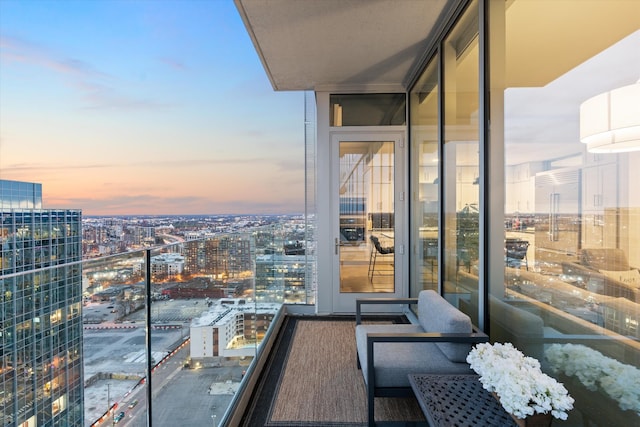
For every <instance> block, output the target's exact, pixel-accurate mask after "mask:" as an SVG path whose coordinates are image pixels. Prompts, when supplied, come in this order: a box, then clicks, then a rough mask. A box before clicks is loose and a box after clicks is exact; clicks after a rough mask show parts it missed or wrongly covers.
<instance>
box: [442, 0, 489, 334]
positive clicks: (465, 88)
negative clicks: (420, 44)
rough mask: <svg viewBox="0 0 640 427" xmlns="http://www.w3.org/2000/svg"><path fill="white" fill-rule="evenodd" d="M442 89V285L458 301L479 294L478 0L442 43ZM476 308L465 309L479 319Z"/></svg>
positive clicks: (474, 298) (451, 299)
mask: <svg viewBox="0 0 640 427" xmlns="http://www.w3.org/2000/svg"><path fill="white" fill-rule="evenodd" d="M441 56H442V64H443V71H442V91H443V98H442V100H443V105H442V115H443V123H444V129H443V146H442V162H443V166H442V174H443V176H442V178H441V182H442V185H443V189H442V191H443V200H442V210H443V221H444V223H443V233H442V243H443V259H442V261H443V262H442V268H443V276H442V278H443V280H444V282H443V289H444V295H445V297H447V298H448V299H449V301H451V302H454V303H455V304H456V305H457V304H458V301H460V300H464V301H470V300H477V298H476V297H474V295H476V294H477V292H478V258H479V251H478V248H479V202H480V191H479V163H480V155H479V151H480V143H479V135H480V132H479V124H478V111H479V110H478V109H479V60H478V2H472V3H471V4H470V5H469V7H467V9H466V11H465V12H464V13H463V14H462V16H461V18H460V19H459V20H458V22H457V23H456V25H455V26H454V27H453V29H452V30H451V31H450V33H449V34H448V35H447V36H446V37H445V38H444V40H443V42H442V47H441ZM477 313H478V309H477V305H476V307H475V308H470V309H469V314H470V315H471V317H472V320H473V322H474V323H475V324H478V316H477Z"/></svg>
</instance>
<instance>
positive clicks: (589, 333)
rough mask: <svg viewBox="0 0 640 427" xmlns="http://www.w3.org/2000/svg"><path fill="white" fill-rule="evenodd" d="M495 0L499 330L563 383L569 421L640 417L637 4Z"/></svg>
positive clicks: (495, 301) (494, 304) (493, 287)
mask: <svg viewBox="0 0 640 427" xmlns="http://www.w3.org/2000/svg"><path fill="white" fill-rule="evenodd" d="M489 5H490V7H491V8H492V9H491V13H490V16H491V17H493V18H494V19H492V20H490V21H489V30H490V33H489V49H490V50H491V52H492V54H491V62H490V64H489V65H490V69H491V87H492V96H491V99H492V114H493V115H494V116H495V118H496V120H492V128H491V143H492V144H504V163H505V166H504V169H505V170H504V185H505V202H504V215H505V224H504V238H505V251H504V270H505V273H504V275H505V280H504V283H502V282H497V281H493V282H491V283H490V284H489V288H490V289H489V290H490V298H489V303H490V305H489V309H490V319H491V322H490V332H491V337H492V339H493V340H494V341H511V342H514V343H515V344H516V346H517V347H519V348H521V349H522V350H523V351H525V352H526V353H528V354H529V355H533V356H535V357H537V358H539V359H540V360H541V362H542V365H543V368H544V370H545V371H546V372H548V373H550V374H551V375H553V376H554V377H556V378H558V379H559V380H560V381H562V382H563V383H564V384H565V386H566V387H567V389H568V390H569V392H570V393H571V395H572V396H573V397H574V398H575V400H576V402H575V409H574V410H573V411H571V412H570V413H569V420H568V421H567V422H566V423H565V424H566V425H589V426H595V425H597V426H610V425H620V426H622V425H640V417H639V416H638V414H639V413H640V343H639V341H638V340H639V339H640V332H639V331H638V322H639V321H640V275H639V273H638V267H639V266H640V244H638V242H639V241H640V192H639V191H638V190H637V182H639V181H638V180H639V178H640V151H638V150H640V89H639V88H640V84H639V83H638V81H639V80H638V79H639V78H640V2H637V1H615V0H611V1H604V0H603V1H590V2H576V1H572V0H566V1H565V0H556V1H554V2H536V1H527V0H514V1H509V2H504V1H491V2H490V3H489ZM492 119H493V118H492ZM494 123H495V126H493V124H494ZM498 124H499V125H498ZM616 128H619V129H618V130H617V129H616ZM491 208H492V209H498V208H499V207H498V206H492V207H491ZM514 307H515V308H517V309H518V311H514V310H513V308H514ZM507 313H509V314H508V315H507Z"/></svg>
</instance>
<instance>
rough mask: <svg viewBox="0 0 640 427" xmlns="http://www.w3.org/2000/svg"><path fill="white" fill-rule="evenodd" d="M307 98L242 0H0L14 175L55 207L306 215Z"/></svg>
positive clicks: (7, 172) (1, 91) (5, 141)
mask: <svg viewBox="0 0 640 427" xmlns="http://www.w3.org/2000/svg"><path fill="white" fill-rule="evenodd" d="M303 98H304V95H303V93H302V92H297V93H276V92H274V91H273V89H272V87H271V85H270V83H269V81H268V79H267V77H266V74H265V71H264V69H263V68H262V65H261V63H260V60H259V58H258V56H257V54H256V51H255V49H254V48H253V45H252V44H251V40H250V39H249V36H248V34H247V32H246V30H245V28H244V26H243V24H242V20H241V19H240V16H239V14H238V12H237V10H236V8H235V6H234V4H233V2H232V1H231V0H161V1H160V0H29V1H23V0H0V179H8V180H17V181H29V182H39V183H42V187H43V188H42V190H43V196H44V207H45V208H49V209H53V208H70V209H82V211H83V214H84V215H111V214H113V215H116V214H130V215H135V214H224V213H256V214H261V213H300V212H302V211H303V203H304V188H303V185H304V182H303V178H304V174H303V173H304V170H303V168H304V128H303V125H304V123H303V122H304V117H303V112H304V108H303V104H304V103H303Z"/></svg>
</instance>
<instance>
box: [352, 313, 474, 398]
mask: <svg viewBox="0 0 640 427" xmlns="http://www.w3.org/2000/svg"><path fill="white" fill-rule="evenodd" d="M385 332H387V333H416V332H423V330H422V328H421V327H420V326H419V325H358V326H357V327H356V344H357V346H358V357H359V358H360V366H361V367H362V374H363V375H364V379H365V382H366V381H367V372H368V368H369V367H368V366H367V356H366V348H367V347H366V346H367V334H368V333H385ZM374 346H375V349H374V366H375V371H376V372H375V375H376V387H409V386H410V385H409V379H408V375H409V374H420V373H428V374H472V373H473V371H472V370H471V368H470V367H469V365H468V364H467V363H466V362H465V363H453V362H451V361H450V360H449V359H448V358H447V357H446V356H445V355H444V354H443V353H442V351H440V349H439V348H438V346H437V345H436V344H435V343H406V342H402V343H376V344H374Z"/></svg>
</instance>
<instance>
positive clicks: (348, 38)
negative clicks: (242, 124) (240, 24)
mask: <svg viewBox="0 0 640 427" xmlns="http://www.w3.org/2000/svg"><path fill="white" fill-rule="evenodd" d="M453 3H457V2H455V1H452V0H419V1H418V0H322V1H320V0H318V1H313V0H305V1H303V0H300V1H291V0H269V1H265V0H235V4H236V7H237V8H238V11H239V12H240V15H241V17H242V19H243V21H244V23H245V26H246V27H247V31H248V33H249V35H250V36H251V39H252V40H253V44H254V46H255V48H256V51H257V52H258V55H259V56H260V59H261V60H262V64H263V66H264V68H265V70H266V72H267V75H268V76H269V79H270V80H271V84H272V85H273V88H274V89H275V90H277V91H287V90H316V91H332V92H359V91H376V92H404V91H405V90H406V89H407V84H408V83H409V79H410V78H411V76H412V75H413V73H415V71H416V68H417V67H418V66H419V62H420V61H421V59H422V57H423V55H424V53H425V51H426V50H427V48H428V47H429V45H430V44H431V38H432V32H433V29H434V27H435V26H436V25H437V24H438V23H439V21H438V18H439V17H440V15H441V13H442V12H443V11H444V10H446V8H448V7H449V6H451V5H452V4H453Z"/></svg>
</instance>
